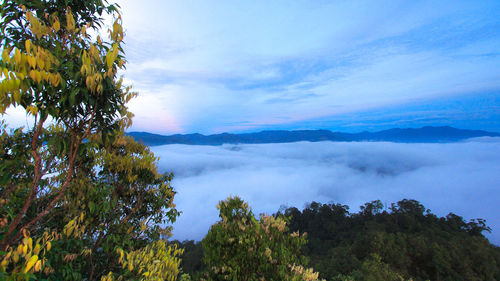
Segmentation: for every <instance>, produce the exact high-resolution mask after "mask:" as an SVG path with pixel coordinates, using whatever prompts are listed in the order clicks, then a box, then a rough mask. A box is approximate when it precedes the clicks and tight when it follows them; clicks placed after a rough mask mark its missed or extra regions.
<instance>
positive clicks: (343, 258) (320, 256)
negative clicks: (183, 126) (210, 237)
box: [174, 199, 500, 281]
mask: <svg viewBox="0 0 500 281" xmlns="http://www.w3.org/2000/svg"><path fill="white" fill-rule="evenodd" d="M274 216H275V217H284V218H285V219H286V220H287V221H288V227H289V229H288V231H289V232H290V233H293V232H297V231H298V232H299V233H307V235H306V237H307V243H306V244H305V245H304V246H303V247H302V254H303V255H304V256H306V257H307V259H308V260H309V262H308V267H312V268H314V270H315V271H316V272H319V277H320V278H322V279H325V280H328V281H330V280H332V281H333V280H415V281H419V280H454V281H459V280H500V248H499V247H496V246H494V245H492V244H491V243H489V241H488V239H486V238H485V237H484V236H483V233H485V232H488V231H490V229H489V227H488V226H487V225H486V223H485V221H484V220H482V219H476V220H471V221H468V222H467V221H465V220H464V219H463V218H462V217H460V216H458V215H455V214H452V213H450V214H448V215H447V216H446V217H438V216H436V215H435V214H433V213H432V212H431V211H430V210H428V209H426V208H425V207H424V206H423V205H422V204H421V203H419V202H418V201H415V200H407V199H404V200H401V201H399V202H397V203H393V204H391V206H388V207H387V208H384V206H383V204H382V203H381V202H380V201H378V200H377V201H372V202H369V203H366V204H364V205H363V206H361V207H360V211H359V212H357V213H356V212H355V213H350V212H349V207H348V206H346V205H341V204H321V203H317V202H312V203H310V204H308V205H307V206H306V207H305V208H304V209H303V210H302V211H301V210H299V209H297V208H295V207H289V208H281V209H280V210H279V211H278V212H277V213H276V214H274ZM174 243H176V244H178V245H179V246H180V247H182V248H184V251H185V252H184V255H183V257H182V263H181V267H182V270H183V271H184V272H185V273H188V274H189V275H190V276H191V278H192V279H193V280H199V278H200V277H202V276H203V275H202V272H203V271H205V270H206V268H205V265H204V263H203V249H204V247H206V246H207V245H204V244H206V243H207V242H206V241H205V240H204V241H203V242H195V241H192V240H190V241H183V242H179V241H174ZM184 277H185V278H186V277H187V276H186V275H184Z"/></svg>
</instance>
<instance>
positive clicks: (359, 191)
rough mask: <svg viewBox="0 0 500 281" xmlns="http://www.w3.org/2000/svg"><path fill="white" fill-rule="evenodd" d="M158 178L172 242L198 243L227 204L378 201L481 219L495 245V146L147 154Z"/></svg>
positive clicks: (228, 148)
mask: <svg viewBox="0 0 500 281" xmlns="http://www.w3.org/2000/svg"><path fill="white" fill-rule="evenodd" d="M152 150H153V152H154V153H155V155H156V156H159V157H160V161H159V167H160V170H161V171H162V172H173V173H174V180H173V186H174V189H175V190H176V191H177V194H176V197H175V200H174V202H175V203H176V205H177V208H178V209H179V210H180V211H182V214H181V216H180V217H179V218H178V219H177V222H175V224H174V231H173V233H174V236H173V238H174V239H179V240H185V239H194V240H201V239H202V238H203V237H204V235H205V234H206V232H207V231H208V229H209V227H210V225H212V224H213V223H214V222H216V221H217V220H218V211H217V209H216V205H217V203H218V202H219V200H222V199H225V198H227V197H228V196H230V195H238V196H240V197H242V198H243V199H244V200H245V201H247V202H249V204H250V206H251V207H252V209H253V211H254V213H255V214H259V213H275V212H277V211H278V209H279V208H280V206H283V205H285V206H295V207H298V208H299V209H302V208H303V207H304V206H305V204H306V203H308V202H311V201H317V202H322V203H330V202H335V203H337V202H338V203H341V204H346V205H349V206H350V208H351V209H350V210H351V211H352V212H354V211H358V210H359V206H360V205H362V204H363V203H365V202H368V201H372V200H376V199H380V200H381V201H382V202H383V203H384V204H386V205H390V203H392V202H397V201H399V200H401V199H403V198H407V199H415V200H418V201H420V202H421V203H422V204H423V205H424V206H425V207H427V208H428V209H430V210H431V211H432V212H433V213H435V214H437V215H439V216H445V215H446V214H448V213H449V212H453V213H455V214H457V215H460V216H463V217H464V218H465V219H472V218H484V219H486V221H487V224H488V225H489V226H490V227H491V228H492V230H493V231H492V233H491V234H487V237H488V238H489V239H490V241H492V242H493V243H495V244H496V245H500V204H499V199H500V138H478V139H470V140H467V141H464V142H460V143H423V144H422V143H418V144H417V143H413V144H407V143H390V142H316V143H311V142H298V143H281V144H243V145H222V146H191V145H164V146H156V147H153V148H152Z"/></svg>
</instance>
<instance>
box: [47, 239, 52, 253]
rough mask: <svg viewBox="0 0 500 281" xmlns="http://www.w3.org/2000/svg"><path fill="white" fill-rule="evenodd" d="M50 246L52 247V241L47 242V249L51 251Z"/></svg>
mask: <svg viewBox="0 0 500 281" xmlns="http://www.w3.org/2000/svg"><path fill="white" fill-rule="evenodd" d="M50 248H52V243H50V241H49V242H47V251H50Z"/></svg>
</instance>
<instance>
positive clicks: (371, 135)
mask: <svg viewBox="0 0 500 281" xmlns="http://www.w3.org/2000/svg"><path fill="white" fill-rule="evenodd" d="M128 135H130V136H132V137H134V138H135V139H137V140H139V141H142V142H144V143H145V144H147V145H164V144H192V145H221V144H225V143H228V144H245V143H246V144H258V143H287V142H299V141H310V142H318V141H390V142H409V143H414V142H456V141H461V140H464V139H468V138H476V137H498V136H500V134H499V133H495V132H487V131H482V130H462V129H457V128H453V127H449V126H443V127H432V126H426V127H422V128H406V129H400V128H394V129H389V130H383V131H378V132H366V131H365V132H361V133H341V132H332V131H329V130H296V131H285V130H275V131H262V132H257V133H244V134H229V133H222V134H214V135H208V136H206V135H202V134H198V133H196V134H186V135H182V134H175V135H170V136H163V135H158V134H151V133H147V132H130V133H128Z"/></svg>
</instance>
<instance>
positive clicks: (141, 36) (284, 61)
mask: <svg viewBox="0 0 500 281" xmlns="http://www.w3.org/2000/svg"><path fill="white" fill-rule="evenodd" d="M110 2H113V1H110ZM116 2H117V3H118V4H119V5H120V6H121V11H122V16H123V24H124V27H125V32H126V37H125V43H126V44H125V52H126V53H125V55H126V58H127V60H128V64H127V70H126V71H124V72H123V73H121V74H122V75H124V78H125V81H126V83H127V84H129V85H133V86H134V89H135V90H136V91H137V92H138V93H139V96H138V98H136V99H134V100H132V101H131V102H130V103H129V108H130V110H131V111H132V112H133V113H134V114H135V119H134V124H133V126H132V127H131V128H130V129H129V131H148V132H153V133H160V134H173V133H196V132H197V133H204V134H211V133H221V132H233V133H234V132H251V131H261V130H270V129H288V130H289V129H330V130H334V131H345V132H359V131H362V130H372V131H373V130H380V129H387V128H392V127H421V126H427V125H434V126H442V125H448V126H455V127H458V128H464V129H484V130H490V131H496V132H500V67H498V66H499V65H500V17H499V16H498V11H500V1H497V0H494V1H489V0H483V1H446V0H444V1H404V0H401V1H384V0H380V1H348V0H346V1H336V0H331V1H327V0H316V1H309V0H294V1H289V0H273V1H265V0H252V1H207V0H183V1H172V0H142V1H136V0H116ZM7 120H8V122H9V123H10V124H13V125H25V124H26V116H25V113H24V112H23V111H22V110H17V111H16V110H13V109H10V110H9V111H8V116H7Z"/></svg>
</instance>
